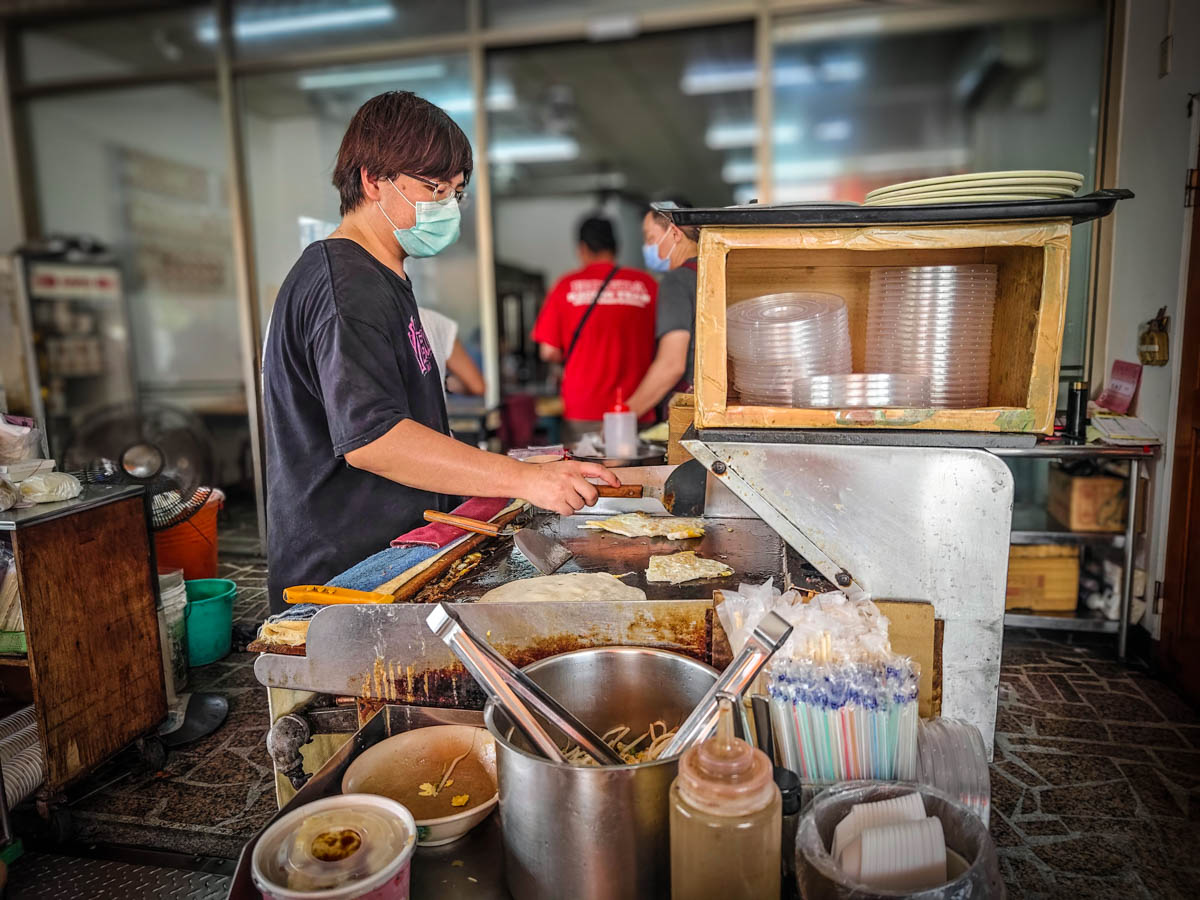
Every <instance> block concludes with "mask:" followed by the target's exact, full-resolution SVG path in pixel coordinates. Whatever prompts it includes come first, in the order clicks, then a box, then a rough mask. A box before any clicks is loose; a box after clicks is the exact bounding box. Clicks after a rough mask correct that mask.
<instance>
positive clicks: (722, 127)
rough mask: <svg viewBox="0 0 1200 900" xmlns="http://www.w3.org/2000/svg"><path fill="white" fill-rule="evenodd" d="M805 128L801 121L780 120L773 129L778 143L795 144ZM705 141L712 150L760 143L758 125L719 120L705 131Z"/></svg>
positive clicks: (733, 148)
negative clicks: (802, 126) (801, 125)
mask: <svg viewBox="0 0 1200 900" xmlns="http://www.w3.org/2000/svg"><path fill="white" fill-rule="evenodd" d="M802 133H803V129H802V128H801V127H800V123H799V122H780V123H778V124H777V125H776V126H775V127H774V128H772V129H771V139H772V140H773V141H774V142H775V143H776V144H794V143H796V142H797V141H799V140H800V136H801V134H802ZM704 143H705V145H706V146H707V147H708V149H710V150H736V149H738V148H740V147H754V146H757V144H758V126H757V125H756V124H755V123H754V122H718V123H715V124H713V125H709V126H708V130H707V131H705V132H704Z"/></svg>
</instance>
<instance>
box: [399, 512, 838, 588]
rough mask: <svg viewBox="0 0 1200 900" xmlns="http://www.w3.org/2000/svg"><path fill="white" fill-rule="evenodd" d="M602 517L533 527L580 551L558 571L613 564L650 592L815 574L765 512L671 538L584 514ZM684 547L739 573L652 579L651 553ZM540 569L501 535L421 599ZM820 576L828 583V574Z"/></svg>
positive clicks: (548, 520)
mask: <svg viewBox="0 0 1200 900" xmlns="http://www.w3.org/2000/svg"><path fill="white" fill-rule="evenodd" d="M602 518H607V516H571V517H569V518H563V517H560V516H541V517H539V518H537V519H535V520H534V521H533V522H532V523H530V524H529V525H528V526H527V527H530V528H534V529H535V530H537V531H538V532H540V533H541V534H544V535H546V536H547V537H549V538H552V539H554V540H556V541H560V542H561V543H563V544H565V545H566V547H567V549H568V550H570V551H571V552H572V553H574V554H575V556H574V558H573V559H571V560H570V561H568V562H567V563H565V564H564V565H563V566H562V568H560V569H559V570H558V572H556V573H555V574H567V573H571V572H608V573H609V574H610V575H620V576H622V578H621V581H622V582H623V583H625V584H627V585H629V586H630V587H635V588H640V589H641V590H643V591H645V593H646V599H647V600H695V599H708V600H711V599H712V594H713V591H714V590H719V589H721V588H726V589H735V588H736V587H737V586H738V584H739V583H741V582H743V581H747V582H751V583H753V584H761V583H762V582H764V581H766V580H767V579H768V578H774V579H775V586H776V587H780V588H781V587H782V581H783V576H784V573H785V572H786V573H788V574H790V575H791V576H792V580H793V581H794V582H796V583H805V584H806V583H807V580H808V579H809V578H810V577H811V574H810V573H809V572H808V571H806V569H805V567H804V563H803V561H802V560H801V559H800V558H799V557H798V556H797V555H796V554H795V552H794V551H791V550H790V548H789V547H788V545H787V544H786V543H784V541H783V539H782V538H781V537H780V536H779V535H778V534H776V533H775V531H774V530H772V528H771V527H770V526H769V525H767V523H766V522H763V521H762V520H761V519H705V520H704V528H705V531H704V537H702V538H692V539H689V540H684V541H672V540H669V539H667V538H665V537H653V538H648V537H638V538H630V537H623V536H621V535H618V534H611V533H609V532H607V531H597V530H595V529H589V528H584V527H583V526H584V523H585V522H588V521H590V520H594V519H602ZM681 550H694V551H696V553H697V554H698V555H699V556H703V557H706V558H708V559H716V560H720V561H721V562H723V563H725V564H726V565H727V566H729V567H730V568H731V569H733V575H732V576H729V577H726V578H704V579H699V580H696V581H689V582H686V583H684V584H679V585H671V584H651V583H649V582H647V581H646V566H647V564H648V560H649V558H650V557H651V556H659V555H663V554H670V553H678V552H679V551H681ZM540 574H541V573H540V572H538V571H537V569H535V568H534V567H533V566H532V565H531V564H530V563H529V561H528V560H527V559H525V557H523V556H522V555H521V554H520V553H519V552H518V551H517V550H516V548H514V547H513V545H512V539H511V538H509V539H505V540H503V541H502V542H499V543H497V544H496V545H495V546H494V547H493V548H492V549H491V550H490V552H488V553H487V554H486V555H485V556H484V557H483V558H481V559H480V561H479V564H478V565H476V566H475V567H474V568H473V569H472V570H470V571H469V572H468V573H467V574H466V575H464V576H463V577H462V578H461V579H459V580H458V581H457V582H456V583H455V584H454V585H453V586H452V587H449V588H447V589H445V590H443V591H439V592H438V593H437V595H436V596H434V595H433V594H431V593H430V592H428V591H427V592H426V593H425V594H422V595H421V596H420V597H419V598H418V600H419V601H423V602H428V601H431V600H448V601H451V602H456V603H461V602H470V601H472V600H475V599H478V598H479V597H481V596H482V595H484V594H486V593H487V592H488V591H490V590H492V589H493V588H497V587H499V586H500V585H502V584H507V583H508V582H510V581H519V580H521V579H525V578H534V577H537V576H538V575H540ZM820 583H821V584H822V585H824V584H826V582H824V581H823V580H821V581H820ZM817 589H827V588H817Z"/></svg>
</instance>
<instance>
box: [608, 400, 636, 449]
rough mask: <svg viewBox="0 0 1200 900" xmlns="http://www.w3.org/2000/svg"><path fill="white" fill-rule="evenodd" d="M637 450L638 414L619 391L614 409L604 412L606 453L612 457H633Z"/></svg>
mask: <svg viewBox="0 0 1200 900" xmlns="http://www.w3.org/2000/svg"><path fill="white" fill-rule="evenodd" d="M637 452H638V436H637V416H635V415H634V414H633V411H632V410H631V409H630V408H629V407H628V406H626V405H625V403H624V401H623V400H622V398H621V392H620V391H617V402H616V403H614V404H613V408H612V411H611V412H606V413H605V414H604V455H605V456H606V457H608V458H610V459H633V458H635V457H636V456H637Z"/></svg>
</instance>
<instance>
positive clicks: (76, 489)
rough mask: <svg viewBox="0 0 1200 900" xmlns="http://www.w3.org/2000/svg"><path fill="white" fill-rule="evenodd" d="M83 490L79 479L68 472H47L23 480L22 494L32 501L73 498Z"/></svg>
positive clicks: (50, 501)
mask: <svg viewBox="0 0 1200 900" xmlns="http://www.w3.org/2000/svg"><path fill="white" fill-rule="evenodd" d="M82 491H83V485H82V484H80V483H79V479H78V478H76V477H75V476H74V475H70V474H68V473H67V472H47V473H46V474H45V475H34V476H33V477H32V478H26V479H25V480H24V481H22V482H21V496H22V497H23V498H24V499H25V500H27V501H29V502H30V503H53V502H54V501H56V500H71V499H73V498H75V497H78V496H79V494H80V493H81V492H82Z"/></svg>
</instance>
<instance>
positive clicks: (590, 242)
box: [579, 216, 617, 253]
mask: <svg viewBox="0 0 1200 900" xmlns="http://www.w3.org/2000/svg"><path fill="white" fill-rule="evenodd" d="M579 243H581V244H583V245H584V246H585V247H587V248H588V249H589V250H591V251H592V252H593V253H616V252H617V236H616V234H615V233H614V232H613V225H612V222H610V221H609V220H608V219H606V218H604V217H603V216H588V217H587V218H586V219H584V220H583V221H582V222H580V223H579Z"/></svg>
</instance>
